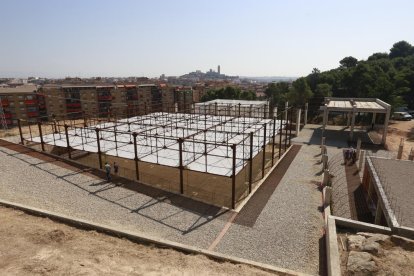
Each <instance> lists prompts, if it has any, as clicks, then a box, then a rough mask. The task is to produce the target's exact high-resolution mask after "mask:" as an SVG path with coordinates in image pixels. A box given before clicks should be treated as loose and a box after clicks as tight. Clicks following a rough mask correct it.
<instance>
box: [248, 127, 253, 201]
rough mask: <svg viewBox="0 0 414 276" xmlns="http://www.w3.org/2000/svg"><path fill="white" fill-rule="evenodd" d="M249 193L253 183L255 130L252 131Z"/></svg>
mask: <svg viewBox="0 0 414 276" xmlns="http://www.w3.org/2000/svg"><path fill="white" fill-rule="evenodd" d="M249 160H250V164H249V194H250V193H251V192H252V183H253V132H250V156H249Z"/></svg>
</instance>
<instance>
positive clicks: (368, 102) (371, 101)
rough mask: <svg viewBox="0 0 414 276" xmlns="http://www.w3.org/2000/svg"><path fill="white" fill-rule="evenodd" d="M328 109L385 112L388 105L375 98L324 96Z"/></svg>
mask: <svg viewBox="0 0 414 276" xmlns="http://www.w3.org/2000/svg"><path fill="white" fill-rule="evenodd" d="M325 105H326V107H327V108H328V110H330V111H331V110H335V111H352V110H353V109H354V107H355V108H356V110H357V112H364V111H365V112H376V113H386V112H387V110H388V109H389V108H390V105H389V104H387V103H385V102H383V101H381V100H379V99H375V98H330V97H327V98H325Z"/></svg>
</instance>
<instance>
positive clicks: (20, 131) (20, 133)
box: [17, 119, 24, 145]
mask: <svg viewBox="0 0 414 276" xmlns="http://www.w3.org/2000/svg"><path fill="white" fill-rule="evenodd" d="M17 125H18V126H19V135H20V142H21V143H22V145H24V140H23V133H22V125H21V122H20V119H17Z"/></svg>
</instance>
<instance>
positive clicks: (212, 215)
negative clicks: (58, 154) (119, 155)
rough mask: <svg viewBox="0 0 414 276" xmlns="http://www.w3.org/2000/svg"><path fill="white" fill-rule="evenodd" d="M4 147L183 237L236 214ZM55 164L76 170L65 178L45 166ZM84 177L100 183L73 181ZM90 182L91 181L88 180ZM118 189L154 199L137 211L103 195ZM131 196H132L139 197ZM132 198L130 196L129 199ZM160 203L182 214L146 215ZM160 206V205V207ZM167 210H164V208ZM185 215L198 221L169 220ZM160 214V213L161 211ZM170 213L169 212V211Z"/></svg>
mask: <svg viewBox="0 0 414 276" xmlns="http://www.w3.org/2000/svg"><path fill="white" fill-rule="evenodd" d="M0 147H4V148H7V149H10V150H13V151H15V153H9V152H6V151H4V150H2V149H0V151H1V152H3V153H4V154H6V155H8V156H12V157H14V158H17V159H19V160H21V161H23V162H25V163H27V164H29V165H30V166H33V167H34V168H36V169H38V170H41V171H44V172H46V173H48V174H50V175H52V176H54V177H56V178H57V179H61V180H63V181H65V182H66V183H68V184H71V185H73V186H76V187H77V188H79V189H81V190H83V191H86V192H88V193H89V194H90V195H91V196H94V197H97V198H99V199H101V200H105V201H107V202H109V203H111V204H114V205H117V206H119V207H121V208H123V209H127V210H129V211H130V212H131V213H135V214H138V215H140V216H143V217H145V218H147V219H150V220H152V221H155V222H157V223H159V224H162V225H164V226H166V227H168V228H171V229H174V230H176V231H179V232H181V234H183V235H185V234H188V233H190V232H192V231H194V230H196V229H197V228H199V227H201V226H203V225H205V224H207V223H209V222H210V221H212V220H214V219H217V218H221V217H222V215H224V214H225V213H229V212H232V211H230V210H228V209H223V208H220V207H217V206H213V205H209V204H206V203H202V202H199V201H196V200H193V199H190V198H188V197H183V196H181V195H177V194H173V193H169V192H166V191H162V190H159V189H156V188H153V187H149V186H146V185H144V184H141V183H138V182H136V181H131V180H127V179H124V178H121V177H113V181H112V182H108V181H106V180H104V179H105V173H104V172H103V171H99V170H96V169H91V168H88V167H86V166H82V165H80V164H68V163H65V162H62V161H61V160H59V159H56V158H53V157H51V156H48V155H45V154H42V153H39V152H37V151H35V150H32V149H29V148H26V147H24V146H22V145H17V144H13V143H10V142H7V141H4V140H1V139H0ZM24 156H31V157H33V158H37V159H39V162H37V163H32V162H29V161H28V160H26V158H25V157H24ZM52 163H53V164H54V165H56V166H59V167H62V168H65V169H69V170H73V172H71V173H68V174H65V175H59V174H57V173H55V172H54V171H53V170H52V169H45V168H42V167H41V165H44V164H52ZM79 174H84V175H89V176H91V175H92V176H93V177H94V178H96V179H97V180H98V181H97V182H95V183H92V184H90V185H86V186H85V185H82V184H85V183H86V182H78V181H74V180H71V179H69V178H70V177H72V176H75V175H79ZM87 182H89V181H87ZM97 186H99V187H100V189H98V190H96V187H97ZM114 188H121V189H128V190H131V191H134V192H135V193H140V194H143V195H146V196H149V197H150V199H149V200H148V201H146V202H145V203H143V204H141V205H140V206H137V207H136V208H130V207H128V206H125V205H123V204H122V203H120V201H121V200H122V199H125V198H126V197H122V198H118V199H117V200H113V199H110V198H108V197H105V195H101V193H102V192H103V191H108V190H110V189H114ZM135 193H134V194H131V195H129V196H133V195H135ZM127 197H128V196H127ZM160 204H168V205H172V206H174V207H176V208H178V209H179V211H177V212H175V213H174V214H169V215H167V216H165V217H163V218H161V219H160V218H155V217H153V216H151V215H148V214H144V213H143V212H142V211H143V210H145V209H148V208H151V207H155V206H157V205H160ZM158 207H159V206H158ZM162 208H163V207H161V209H162ZM183 212H189V213H191V214H192V215H195V216H196V217H197V218H196V219H195V220H194V221H192V222H191V223H190V224H189V225H188V226H186V227H185V228H182V227H181V228H179V227H177V226H176V225H173V224H171V223H167V222H166V221H165V220H166V219H168V218H171V217H172V216H175V215H178V214H180V213H183ZM158 213H159V212H158ZM166 213H167V212H166ZM186 219H188V216H186Z"/></svg>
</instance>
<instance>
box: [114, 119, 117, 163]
mask: <svg viewBox="0 0 414 276" xmlns="http://www.w3.org/2000/svg"><path fill="white" fill-rule="evenodd" d="M114 138H115V151H116V156H118V141H117V139H116V125H114Z"/></svg>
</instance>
